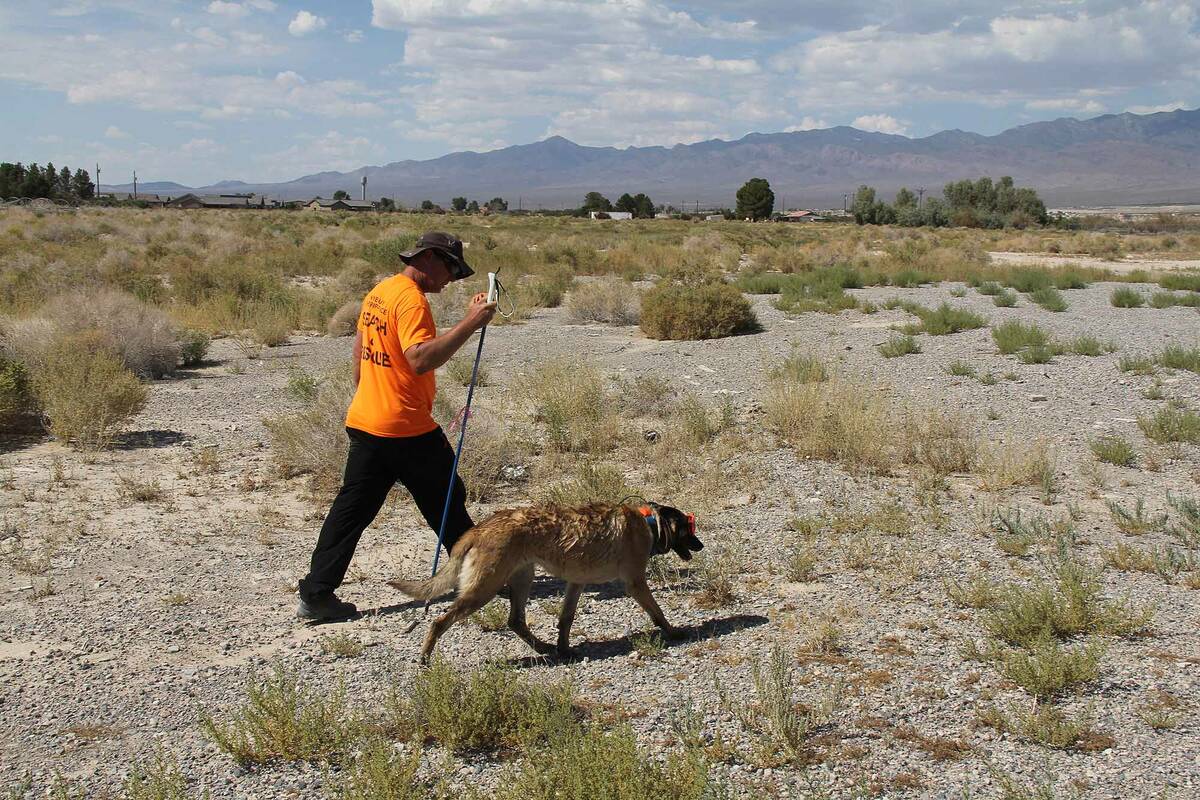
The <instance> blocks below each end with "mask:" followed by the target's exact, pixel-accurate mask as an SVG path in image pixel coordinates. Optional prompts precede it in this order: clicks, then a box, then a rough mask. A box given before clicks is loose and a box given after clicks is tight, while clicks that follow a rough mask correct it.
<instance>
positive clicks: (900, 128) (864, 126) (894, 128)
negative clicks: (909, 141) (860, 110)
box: [850, 114, 908, 136]
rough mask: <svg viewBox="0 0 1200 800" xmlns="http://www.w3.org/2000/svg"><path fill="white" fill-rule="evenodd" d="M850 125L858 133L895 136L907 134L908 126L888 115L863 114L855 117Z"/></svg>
mask: <svg viewBox="0 0 1200 800" xmlns="http://www.w3.org/2000/svg"><path fill="white" fill-rule="evenodd" d="M850 125H851V127H854V128H858V129H859V130H860V131H874V132H876V133H891V134H895V135H897V136H905V135H907V134H908V124H907V123H904V122H901V121H900V120H898V119H896V118H895V117H893V116H891V115H889V114H863V115H862V116H861V117H855V118H854V121H853V122H851V123H850Z"/></svg>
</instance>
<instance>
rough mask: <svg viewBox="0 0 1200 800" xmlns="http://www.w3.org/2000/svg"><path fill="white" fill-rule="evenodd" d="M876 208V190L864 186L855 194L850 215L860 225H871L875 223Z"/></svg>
mask: <svg viewBox="0 0 1200 800" xmlns="http://www.w3.org/2000/svg"><path fill="white" fill-rule="evenodd" d="M874 207H875V189H874V188H873V187H870V186H867V185H865V184H864V185H862V186H859V187H858V191H856V192H855V193H854V202H853V203H851V204H850V213H851V214H853V215H854V221H855V222H857V223H858V224H859V225H870V224H872V223H874V222H875V215H874V212H873V210H872V209H873V208H874Z"/></svg>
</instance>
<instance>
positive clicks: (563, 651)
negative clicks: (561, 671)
mask: <svg viewBox="0 0 1200 800" xmlns="http://www.w3.org/2000/svg"><path fill="white" fill-rule="evenodd" d="M554 654H555V656H557V657H558V660H559V661H582V660H583V653H580V652H579V651H578V650H576V649H575V648H574V647H556V648H555V649H554Z"/></svg>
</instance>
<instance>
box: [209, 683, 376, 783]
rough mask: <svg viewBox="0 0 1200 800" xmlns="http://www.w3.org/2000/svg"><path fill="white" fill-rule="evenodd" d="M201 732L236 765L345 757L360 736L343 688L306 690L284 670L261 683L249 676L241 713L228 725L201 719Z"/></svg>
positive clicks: (356, 716) (354, 716)
mask: <svg viewBox="0 0 1200 800" xmlns="http://www.w3.org/2000/svg"><path fill="white" fill-rule="evenodd" d="M200 727H201V729H202V730H203V731H204V733H206V734H207V735H208V737H209V738H210V739H212V740H213V742H215V743H216V745H217V747H219V748H221V749H222V750H224V751H225V752H226V753H228V754H229V755H230V756H231V757H232V758H233V760H234V761H236V762H237V763H238V764H239V765H241V766H248V765H251V764H262V763H265V762H268V761H273V760H275V759H282V760H285V761H320V760H327V759H330V758H333V757H335V756H340V755H343V754H345V753H346V752H348V751H349V749H350V747H351V745H352V744H353V743H354V742H355V741H356V740H357V739H358V738H359V737H360V736H361V735H362V733H363V725H362V721H361V719H360V718H359V716H358V715H357V714H356V713H354V712H352V711H351V710H350V709H349V708H348V707H347V705H346V693H345V690H344V689H336V690H334V691H330V690H329V687H327V686H322V687H321V688H320V689H306V688H303V687H301V686H300V684H299V682H298V680H297V678H296V676H295V675H292V674H290V673H287V672H284V671H283V670H276V672H275V674H274V675H273V676H272V677H270V678H266V679H261V680H260V679H259V678H258V677H257V676H251V678H250V681H249V684H248V686H247V687H246V702H245V704H244V705H243V706H242V707H241V709H239V710H238V711H237V712H236V713H235V714H234V715H233V717H232V718H231V719H230V720H229V721H228V722H218V721H217V720H216V719H214V718H213V717H211V716H207V715H206V716H204V717H202V718H201V721H200Z"/></svg>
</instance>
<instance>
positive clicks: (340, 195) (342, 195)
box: [333, 189, 350, 200]
mask: <svg viewBox="0 0 1200 800" xmlns="http://www.w3.org/2000/svg"><path fill="white" fill-rule="evenodd" d="M333 199H334V200H349V199H350V193H349V192H345V191H342V190H341V189H338V190H337V191H336V192H334V193H333Z"/></svg>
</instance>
